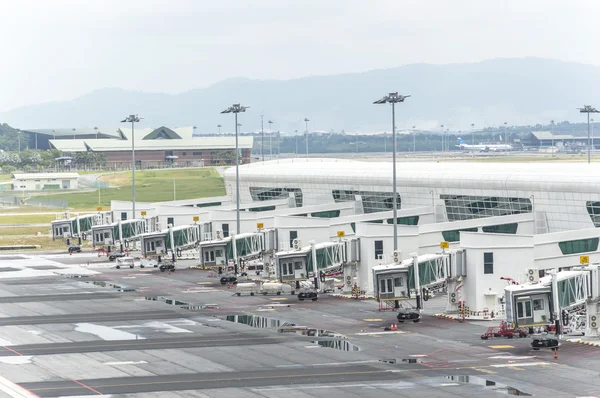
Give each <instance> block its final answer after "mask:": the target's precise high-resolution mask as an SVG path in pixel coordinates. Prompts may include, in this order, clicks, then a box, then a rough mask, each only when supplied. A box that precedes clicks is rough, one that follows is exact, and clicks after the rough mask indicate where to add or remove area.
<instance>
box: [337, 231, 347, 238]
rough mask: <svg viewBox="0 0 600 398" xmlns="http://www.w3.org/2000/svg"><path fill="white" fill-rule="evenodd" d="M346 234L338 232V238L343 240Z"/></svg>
mask: <svg viewBox="0 0 600 398" xmlns="http://www.w3.org/2000/svg"><path fill="white" fill-rule="evenodd" d="M344 235H346V233H345V232H344V231H337V236H338V238H343V237H344Z"/></svg>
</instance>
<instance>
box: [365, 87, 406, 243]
mask: <svg viewBox="0 0 600 398" xmlns="http://www.w3.org/2000/svg"><path fill="white" fill-rule="evenodd" d="M408 97H410V95H402V94H398V93H390V94H388V95H386V96H385V97H383V98H382V99H380V100H377V101H375V102H373V103H374V104H386V103H390V104H392V187H393V188H392V189H393V191H394V192H393V197H392V209H393V213H394V216H393V217H394V250H398V200H397V196H398V194H397V191H398V189H397V186H396V103H400V102H404V100H405V99H406V98H408Z"/></svg>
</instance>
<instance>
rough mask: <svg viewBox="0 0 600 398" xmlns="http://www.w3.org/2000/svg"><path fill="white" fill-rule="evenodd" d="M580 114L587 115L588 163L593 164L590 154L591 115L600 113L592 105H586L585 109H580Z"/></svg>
mask: <svg viewBox="0 0 600 398" xmlns="http://www.w3.org/2000/svg"><path fill="white" fill-rule="evenodd" d="M578 109H579V112H580V113H587V124H588V140H587V153H588V163H590V162H591V154H590V149H591V148H590V145H591V144H590V113H600V111H598V110H597V109H596V108H594V107H593V106H591V105H584V106H583V108H578Z"/></svg>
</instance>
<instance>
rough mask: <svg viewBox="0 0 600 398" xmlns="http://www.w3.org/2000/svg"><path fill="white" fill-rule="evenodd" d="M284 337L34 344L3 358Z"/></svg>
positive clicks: (4, 351)
mask: <svg viewBox="0 0 600 398" xmlns="http://www.w3.org/2000/svg"><path fill="white" fill-rule="evenodd" d="M283 339H284V336H260V335H256V334H220V335H218V336H191V337H190V336H186V337H171V338H163V339H141V340H111V341H106V340H99V341H86V342H72V343H51V344H30V345H17V346H10V347H0V357H6V356H14V355H55V354H73V353H85V352H109V351H128V350H159V349H173V348H190V347H222V346H225V347H229V346H236V347H237V346H246V345H259V344H260V345H262V344H277V343H281V342H282V340H283Z"/></svg>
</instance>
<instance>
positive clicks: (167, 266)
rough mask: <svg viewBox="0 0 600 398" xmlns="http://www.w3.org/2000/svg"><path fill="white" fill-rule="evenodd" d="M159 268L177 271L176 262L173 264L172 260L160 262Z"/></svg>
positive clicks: (161, 270)
mask: <svg viewBox="0 0 600 398" xmlns="http://www.w3.org/2000/svg"><path fill="white" fill-rule="evenodd" d="M158 269H159V270H160V272H165V271H169V272H175V264H173V263H172V262H170V261H165V262H163V263H161V264H160V266H159V267H158Z"/></svg>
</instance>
